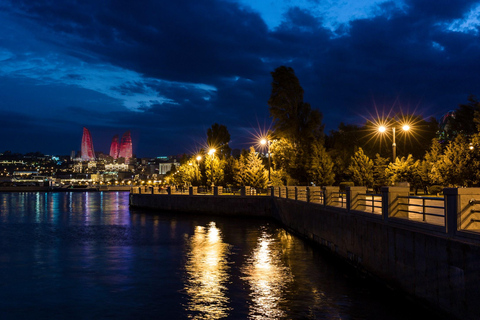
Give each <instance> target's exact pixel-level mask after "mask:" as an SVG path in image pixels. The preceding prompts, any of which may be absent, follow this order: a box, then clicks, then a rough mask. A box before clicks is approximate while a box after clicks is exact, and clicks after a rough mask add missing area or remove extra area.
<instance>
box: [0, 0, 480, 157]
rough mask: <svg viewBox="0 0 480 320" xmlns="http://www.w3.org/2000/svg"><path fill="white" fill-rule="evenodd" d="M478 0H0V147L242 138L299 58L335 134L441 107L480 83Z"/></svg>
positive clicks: (260, 121) (103, 146) (174, 148)
mask: <svg viewBox="0 0 480 320" xmlns="http://www.w3.org/2000/svg"><path fill="white" fill-rule="evenodd" d="M479 14H480V3H479V2H478V1H466V0H459V1H449V0H438V1H436V2H435V5H432V1H429V0H404V1H375V0H364V1H353V0H351V1H333V0H326V1H320V0H302V1H293V0H283V1H272V0H265V1H261V0H257V1H253V0H204V1H193V0H178V1H155V0H152V1H148V0H144V1H140V2H139V1H136V2H134V1H127V0H123V1H120V0H111V1H94V0H84V1H63V0H62V1H60V0H58V1H55V0H49V1H47V0H37V1H27V0H15V1H8V0H0V21H2V27H3V30H2V33H1V34H0V110H1V112H2V117H1V118H0V135H1V136H2V139H1V140H0V152H1V151H4V150H11V151H13V152H29V151H40V152H43V153H47V154H70V151H71V150H78V149H79V148H80V142H81V134H82V128H83V127H87V128H89V129H90V131H91V132H92V136H93V141H94V145H95V150H99V151H104V152H108V150H109V143H110V140H111V138H112V137H113V136H114V135H115V134H122V133H123V132H125V131H127V130H131V132H132V138H133V142H134V153H136V154H137V156H140V157H147V156H160V155H173V154H181V153H185V152H186V153H191V152H195V151H196V150H197V149H198V148H199V147H201V146H202V144H204V143H205V140H206V131H207V129H208V128H209V127H210V126H211V125H212V124H213V123H215V122H217V123H220V124H224V125H226V126H227V128H228V129H229V131H230V134H231V137H232V142H231V144H232V146H233V147H234V148H248V147H249V146H250V144H252V134H253V133H254V132H255V131H258V130H259V129H262V128H264V127H268V126H269V125H270V123H271V119H270V118H269V114H268V105H267V101H268V98H269V95H270V90H271V87H270V82H271V75H270V72H271V71H273V70H274V69H275V68H277V67H278V66H281V65H285V66H290V67H292V68H293V69H294V70H295V72H296V75H297V76H298V78H299V80H300V83H301V85H302V87H303V88H304V90H305V101H306V102H309V103H310V104H311V105H312V107H314V108H317V109H319V110H320V111H321V112H322V114H323V123H324V124H325V125H326V131H327V132H328V131H329V130H333V129H336V128H337V126H338V124H339V123H340V122H344V123H354V124H362V123H363V122H364V121H365V117H370V115H374V114H376V110H379V112H382V110H386V111H387V112H388V111H389V110H390V109H391V108H394V109H402V110H404V111H407V110H409V111H415V112H417V113H421V114H423V115H424V116H425V117H428V116H434V117H439V116H441V115H442V114H443V113H445V112H446V111H448V110H451V109H455V108H456V107H457V105H458V104H460V103H464V102H466V101H467V98H468V96H469V95H470V94H473V95H477V94H478V91H479V90H480V87H479V76H478V74H480V59H478V58H479V57H480V41H479V35H478V26H479V23H478V16H479Z"/></svg>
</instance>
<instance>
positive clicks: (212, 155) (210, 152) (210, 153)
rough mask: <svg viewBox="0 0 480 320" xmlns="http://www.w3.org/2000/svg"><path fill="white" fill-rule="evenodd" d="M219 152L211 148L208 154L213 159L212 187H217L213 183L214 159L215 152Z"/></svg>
mask: <svg viewBox="0 0 480 320" xmlns="http://www.w3.org/2000/svg"><path fill="white" fill-rule="evenodd" d="M216 151H217V150H215V149H214V148H211V149H210V150H208V154H209V155H210V156H211V157H212V187H213V186H215V183H214V182H213V159H214V158H215V152H216Z"/></svg>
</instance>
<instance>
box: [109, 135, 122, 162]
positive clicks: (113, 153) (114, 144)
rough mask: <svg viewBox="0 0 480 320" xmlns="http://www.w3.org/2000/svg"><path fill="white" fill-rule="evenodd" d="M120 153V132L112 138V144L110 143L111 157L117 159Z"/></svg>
mask: <svg viewBox="0 0 480 320" xmlns="http://www.w3.org/2000/svg"><path fill="white" fill-rule="evenodd" d="M119 153H120V145H119V144H118V134H116V135H115V136H114V137H113V139H112V144H111V145H110V157H112V158H113V159H117V158H118V154H119Z"/></svg>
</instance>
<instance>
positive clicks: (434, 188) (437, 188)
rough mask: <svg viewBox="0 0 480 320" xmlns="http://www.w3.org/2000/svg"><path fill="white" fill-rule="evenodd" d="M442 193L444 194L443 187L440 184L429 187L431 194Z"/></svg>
mask: <svg viewBox="0 0 480 320" xmlns="http://www.w3.org/2000/svg"><path fill="white" fill-rule="evenodd" d="M442 192H443V186H440V185H438V184H435V185H433V186H430V187H428V193H429V194H439V193H442Z"/></svg>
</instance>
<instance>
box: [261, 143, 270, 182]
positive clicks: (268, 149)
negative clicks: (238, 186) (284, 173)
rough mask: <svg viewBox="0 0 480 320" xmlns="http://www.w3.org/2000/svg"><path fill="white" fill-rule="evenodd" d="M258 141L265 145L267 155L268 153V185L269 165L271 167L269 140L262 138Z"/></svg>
mask: <svg viewBox="0 0 480 320" xmlns="http://www.w3.org/2000/svg"><path fill="white" fill-rule="evenodd" d="M260 143H261V144H262V145H267V155H268V185H270V184H271V179H270V167H271V163H270V141H269V140H268V139H265V138H264V139H262V140H260Z"/></svg>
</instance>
